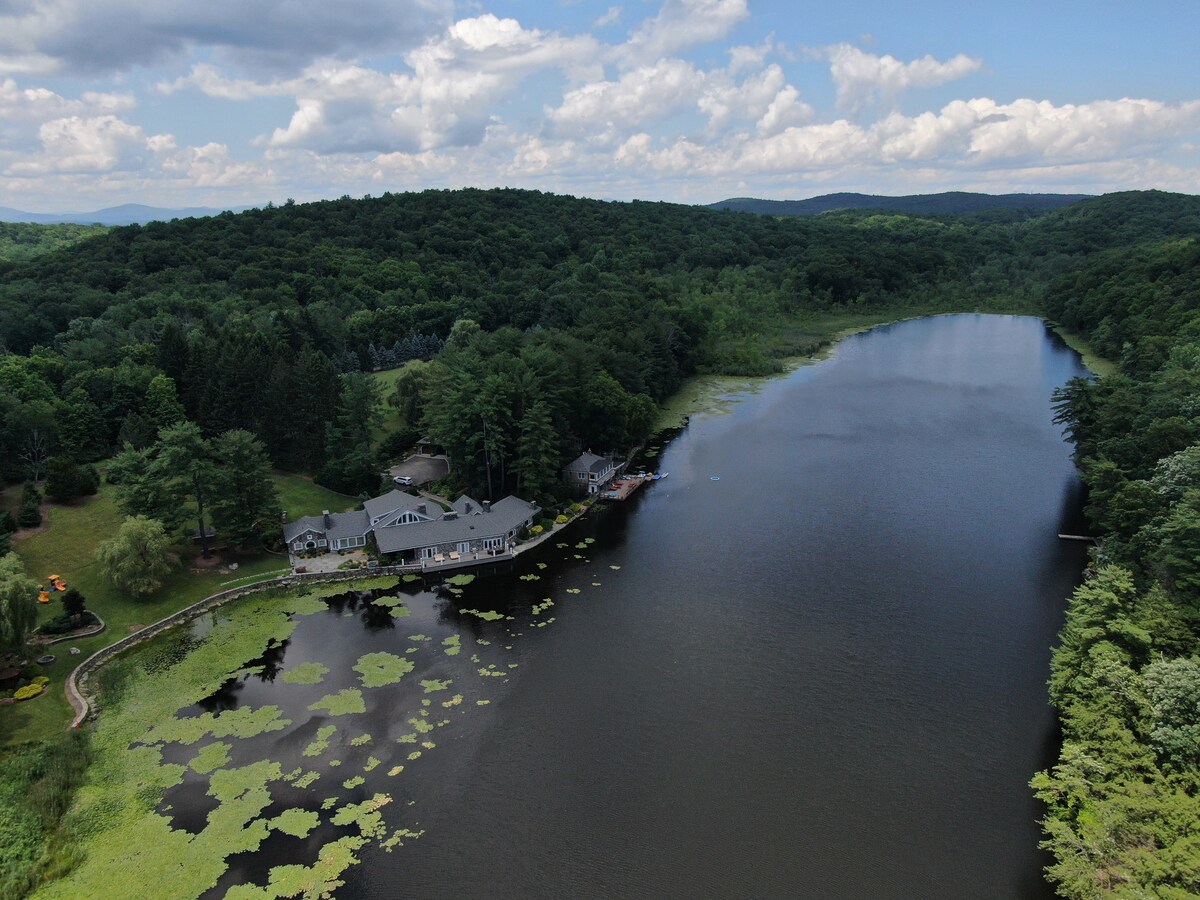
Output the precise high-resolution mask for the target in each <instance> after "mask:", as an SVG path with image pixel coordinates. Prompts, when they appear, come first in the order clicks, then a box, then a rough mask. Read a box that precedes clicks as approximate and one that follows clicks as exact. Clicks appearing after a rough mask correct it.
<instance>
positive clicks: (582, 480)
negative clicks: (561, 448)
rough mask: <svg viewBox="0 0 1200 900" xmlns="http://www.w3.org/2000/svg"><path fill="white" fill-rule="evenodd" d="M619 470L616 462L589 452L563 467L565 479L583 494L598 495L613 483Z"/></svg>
mask: <svg viewBox="0 0 1200 900" xmlns="http://www.w3.org/2000/svg"><path fill="white" fill-rule="evenodd" d="M618 468H619V466H618V464H617V463H616V461H615V460H611V459H609V458H608V457H606V456H597V455H596V454H595V453H592V452H590V451H589V452H587V453H581V454H579V456H578V457H577V458H575V459H573V460H571V462H569V463H567V464H566V465H565V466H563V477H564V478H566V480H567V481H568V482H569V483H570V484H571V485H572V486H573V487H574V488H575V490H576V491H578V492H579V493H581V494H598V493H599V492H600V489H601V488H602V487H604V485H606V484H608V483H609V482H610V481H612V479H613V476H614V475H616V474H617V470H618Z"/></svg>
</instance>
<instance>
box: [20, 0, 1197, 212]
mask: <svg viewBox="0 0 1200 900" xmlns="http://www.w3.org/2000/svg"><path fill="white" fill-rule="evenodd" d="M1197 34H1200V4H1197V3H1196V2H1195V0H1186V2H1184V0H1146V2H1139V3H1131V2H1112V0H1108V2H1091V3H1081V2H1075V0H1063V2H1039V3H1032V2H1023V0H1022V2H1011V0H1010V2H1005V3H1002V4H1001V3H992V4H986V5H985V4H967V3H963V2H961V0H958V2H941V0H938V2H917V3H910V4H898V3H895V2H871V0H859V2H856V0H843V2H840V3H835V4H830V3H812V2H809V3H804V2H791V3H789V2H779V0H772V2H766V0H615V2H614V0H602V2H588V0H571V2H558V3H554V2H545V3H538V4H534V3H527V2H516V0H504V2H488V0H480V2H471V3H460V2H453V0H341V2H339V3H336V4H335V3H329V2H328V0H288V2H286V3H285V2H283V0H257V2H248V0H206V2H205V3H203V4H180V3H178V2H174V3H165V2H161V0H0V206H13V207H17V208H21V209H27V210H31V211H37V212H51V211H63V210H85V209H91V208H96V207H100V206H108V205H114V204H118V203H127V202H141V203H150V204H156V205H165V206H185V205H245V204H256V205H257V204H261V203H265V202H266V201H268V200H272V201H275V202H280V201H282V200H284V199H286V198H288V197H293V198H295V199H297V200H310V199H317V198H322V197H332V196H341V195H343V194H350V195H352V196H361V195H363V194H369V193H370V194H378V193H383V192H384V191H403V190H419V189H424V188H429V187H460V186H465V185H471V186H481V187H490V186H495V185H510V186H516V187H526V188H536V189H540V190H546V191H556V192H565V193H572V194H577V195H584V196H593V197H605V198H613V199H631V198H642V199H650V200H671V201H680V202H711V201H715V200H719V199H723V198H725V197H730V196H758V197H772V198H794V197H809V196H814V195H817V194H822V193H829V192H831V191H838V190H858V191H866V192H872V193H881V194H903V193H929V192H934V191H942V190H982V191H989V192H995V193H1000V192H1009V191H1064V192H1088V193H1102V192H1106V191H1113V190H1124V189H1130V188H1150V187H1154V188H1162V189H1167V190H1178V191H1185V192H1189V193H1197V192H1200V54H1198V53H1197V52H1196V46H1197V45H1196V40H1197V39H1196V35H1197Z"/></svg>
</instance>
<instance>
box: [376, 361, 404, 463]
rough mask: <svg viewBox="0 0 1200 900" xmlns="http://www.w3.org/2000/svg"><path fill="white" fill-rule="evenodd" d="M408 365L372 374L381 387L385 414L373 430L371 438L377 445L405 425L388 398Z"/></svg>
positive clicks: (380, 392)
mask: <svg viewBox="0 0 1200 900" xmlns="http://www.w3.org/2000/svg"><path fill="white" fill-rule="evenodd" d="M408 365H409V364H408V363H405V364H404V365H402V366H399V367H398V368H395V369H384V370H383V371H381V372H374V373H372V375H373V377H374V379H375V382H376V383H377V384H378V385H379V395H380V397H382V398H383V413H382V415H381V416H380V419H379V421H378V422H377V423H376V424H375V427H374V428H372V429H371V436H372V438H373V439H374V440H375V443H376V444H378V443H379V442H380V441H382V440H383V439H384V438H385V437H386V436H387V435H389V434H391V433H392V432H393V431H396V430H397V429H399V428H401V427H403V425H404V419H403V418H402V417H401V415H400V411H399V410H398V409H396V407H394V406H392V405H391V404H389V403H388V402H387V401H388V397H390V396H392V392H393V391H394V390H395V389H396V380H397V379H398V378H399V377H400V373H401V372H403V371H404V370H405V369H406V368H408Z"/></svg>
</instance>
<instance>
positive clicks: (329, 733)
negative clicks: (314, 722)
mask: <svg viewBox="0 0 1200 900" xmlns="http://www.w3.org/2000/svg"><path fill="white" fill-rule="evenodd" d="M335 731H337V726H336V725H322V726H321V727H320V728H318V729H317V736H316V737H315V738H313V740H312V743H310V744H309V745H308V746H307V747H305V748H304V755H305V756H320V755H321V754H322V753H324V752H325V751H326V750H328V749H329V739H330V738H331V737H333V733H334V732H335Z"/></svg>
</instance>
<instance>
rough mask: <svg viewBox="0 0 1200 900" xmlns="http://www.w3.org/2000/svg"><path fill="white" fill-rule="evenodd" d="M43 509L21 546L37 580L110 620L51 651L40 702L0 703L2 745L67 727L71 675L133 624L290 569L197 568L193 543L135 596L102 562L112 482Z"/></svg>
mask: <svg viewBox="0 0 1200 900" xmlns="http://www.w3.org/2000/svg"><path fill="white" fill-rule="evenodd" d="M317 490H320V489H317ZM324 493H326V494H329V492H328V491H326V492H324ZM332 496H335V497H336V496H338V495H336V494H334V495H332ZM325 508H328V507H325ZM318 511H319V510H318ZM43 514H44V515H45V517H46V522H47V523H48V525H49V527H48V528H46V530H44V531H41V532H38V533H36V534H31V535H29V536H28V537H25V538H23V539H21V540H19V541H17V542H16V544H15V547H14V549H15V550H16V552H17V554H18V555H19V556H20V557H21V561H22V562H23V563H24V565H25V570H26V572H27V573H28V574H29V576H30V577H31V578H33V579H34V580H36V581H44V579H45V578H46V576H47V575H50V574H57V575H61V576H62V577H63V578H64V579H65V580H66V582H67V584H68V585H70V586H72V587H75V588H78V589H79V591H80V592H82V594H83V596H84V597H85V598H86V600H87V605H88V608H89V609H91V610H94V611H95V612H96V613H97V614H98V615H99V616H100V617H101V618H102V619H104V622H105V624H106V625H107V626H108V627H107V629H106V630H105V631H104V632H102V633H101V634H99V635H96V636H95V637H91V638H85V639H82V640H77V641H64V642H63V643H61V644H55V645H53V646H52V647H50V648H49V649H48V650H47V651H46V652H48V653H53V654H54V655H55V656H57V657H58V659H57V660H56V661H55V662H54V663H53V664H52V665H50V666H47V667H44V668H43V669H42V670H41V671H42V673H43V674H45V675H48V676H50V679H51V681H50V685H49V687H48V688H47V690H46V693H45V694H43V695H42V696H40V697H38V698H36V699H34V700H30V701H26V702H25V703H17V704H14V705H12V706H5V707H0V744H10V743H16V742H19V741H24V740H42V739H44V738H46V737H48V736H50V735H52V734H53V733H55V732H57V731H59V730H61V729H63V728H65V727H66V725H67V724H68V723H69V722H70V720H71V715H72V713H71V707H70V704H68V703H67V700H66V697H65V696H64V694H63V683H64V681H65V679H66V676H67V675H68V674H69V673H70V671H71V669H73V668H74V667H75V666H76V665H78V664H79V663H80V662H82V661H83V660H84V659H86V658H87V657H88V656H89V655H90V654H92V653H94V652H95V651H97V650H99V649H100V648H101V647H106V646H108V645H109V644H111V643H113V642H115V641H117V640H119V639H120V638H122V637H125V636H126V635H127V634H129V633H130V631H131V626H133V625H149V624H150V623H152V622H156V621H158V620H159V619H161V618H163V617H164V616H166V615H169V614H170V613H172V612H174V611H175V610H177V609H181V608H183V607H185V606H188V605H190V604H192V603H195V602H197V601H199V600H202V599H204V598H205V597H207V596H208V595H210V594H215V593H216V592H218V591H221V590H225V589H226V588H228V587H236V586H240V585H243V584H249V583H250V579H249V578H247V576H252V575H255V574H260V573H265V572H274V571H278V570H281V569H285V568H287V559H286V557H284V556H282V555H273V554H260V555H257V556H244V557H243V556H238V555H226V556H225V557H224V559H223V561H224V562H226V563H228V562H237V563H238V569H237V571H236V572H228V571H216V570H214V571H203V572H196V571H190V570H189V565H188V563H189V562H190V561H191V560H192V559H194V558H195V556H196V555H197V554H196V551H195V550H194V549H193V548H187V549H186V550H185V551H184V552H183V555H184V562H183V565H181V566H180V568H178V569H176V570H175V572H174V573H173V574H172V575H171V576H170V577H169V578H168V580H167V582H166V584H164V585H163V587H162V588H161V589H160V590H159V591H158V592H156V593H155V594H153V595H152V596H150V597H148V598H146V599H145V600H135V599H133V598H131V597H129V596H126V595H124V594H122V593H121V592H120V591H118V590H117V589H116V588H114V587H113V586H112V585H111V584H109V583H108V581H107V580H105V579H104V578H103V577H102V576H101V574H100V572H99V568H98V567H97V566H96V564H95V556H96V547H97V545H98V544H99V543H100V542H101V541H103V540H106V539H107V538H109V537H110V536H111V535H112V534H114V533H115V532H116V529H117V528H118V526H119V525H120V522H121V515H120V511H119V510H118V509H117V506H116V503H115V502H114V500H113V496H112V493H111V488H109V487H108V486H107V485H105V486H103V487H102V488H101V493H100V494H99V496H97V497H94V498H92V499H90V500H88V501H86V502H84V503H81V504H79V505H78V506H52V507H46V508H44V510H43ZM229 582H234V583H233V584H230V583H229ZM61 612H62V605H61V604H60V603H58V602H56V601H54V600H53V598H52V601H51V602H50V603H48V604H46V605H45V606H42V607H40V608H39V613H40V618H41V619H43V620H44V619H48V618H51V617H53V616H55V615H58V614H59V613H61ZM134 630H136V629H134ZM70 647H78V648H79V650H80V653H79V655H77V656H71V655H70V653H69V652H68V650H69V648H70Z"/></svg>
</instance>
